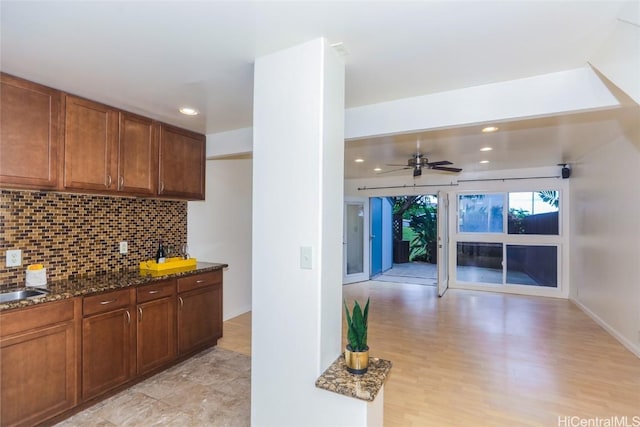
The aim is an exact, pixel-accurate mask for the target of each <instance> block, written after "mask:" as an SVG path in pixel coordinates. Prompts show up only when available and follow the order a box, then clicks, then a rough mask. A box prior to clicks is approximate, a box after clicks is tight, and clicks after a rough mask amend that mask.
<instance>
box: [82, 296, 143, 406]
mask: <svg viewBox="0 0 640 427" xmlns="http://www.w3.org/2000/svg"><path fill="white" fill-rule="evenodd" d="M82 337H83V341H82V343H83V344H82V397H83V399H85V400H86V399H89V398H91V397H94V396H97V395H98V394H100V393H102V392H104V391H107V390H109V389H111V388H114V387H116V386H118V385H120V384H122V383H124V382H125V381H127V380H128V379H129V378H130V376H131V375H132V354H135V353H132V349H133V348H135V346H134V344H133V339H134V338H135V336H134V335H133V329H132V326H131V313H130V311H129V309H128V308H121V309H118V310H113V311H108V312H106V313H101V314H97V315H95V316H91V317H86V318H84V319H83V320H82Z"/></svg>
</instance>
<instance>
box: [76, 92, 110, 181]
mask: <svg viewBox="0 0 640 427" xmlns="http://www.w3.org/2000/svg"><path fill="white" fill-rule="evenodd" d="M65 113H66V114H65V134H64V188H68V189H75V190H94V191H108V190H114V189H115V185H116V182H117V173H118V168H117V161H118V157H117V155H118V151H117V150H118V147H117V143H118V139H117V138H118V111H117V110H114V109H113V108H111V107H107V106H106V105H102V104H98V103H97V102H92V101H88V100H86V99H81V98H76V97H75V96H71V95H67V96H66V106H65Z"/></svg>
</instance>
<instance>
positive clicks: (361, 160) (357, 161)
mask: <svg viewBox="0 0 640 427" xmlns="http://www.w3.org/2000/svg"><path fill="white" fill-rule="evenodd" d="M354 162H356V163H362V162H364V159H355V160H354Z"/></svg>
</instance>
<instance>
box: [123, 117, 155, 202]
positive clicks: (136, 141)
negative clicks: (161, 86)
mask: <svg viewBox="0 0 640 427" xmlns="http://www.w3.org/2000/svg"><path fill="white" fill-rule="evenodd" d="M156 128H157V126H155V125H154V123H153V121H152V120H151V119H147V118H145V117H141V116H136V115H133V114H130V113H125V112H120V138H119V144H118V191H122V192H125V193H132V194H140V195H155V194H156V189H157V183H158V138H157V132H156Z"/></svg>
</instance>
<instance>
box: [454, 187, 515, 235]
mask: <svg viewBox="0 0 640 427" xmlns="http://www.w3.org/2000/svg"><path fill="white" fill-rule="evenodd" d="M503 210H504V195H503V194H501V193H497V194H466V195H461V196H459V199H458V227H459V230H460V232H461V233H502V229H503V216H504V214H503Z"/></svg>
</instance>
